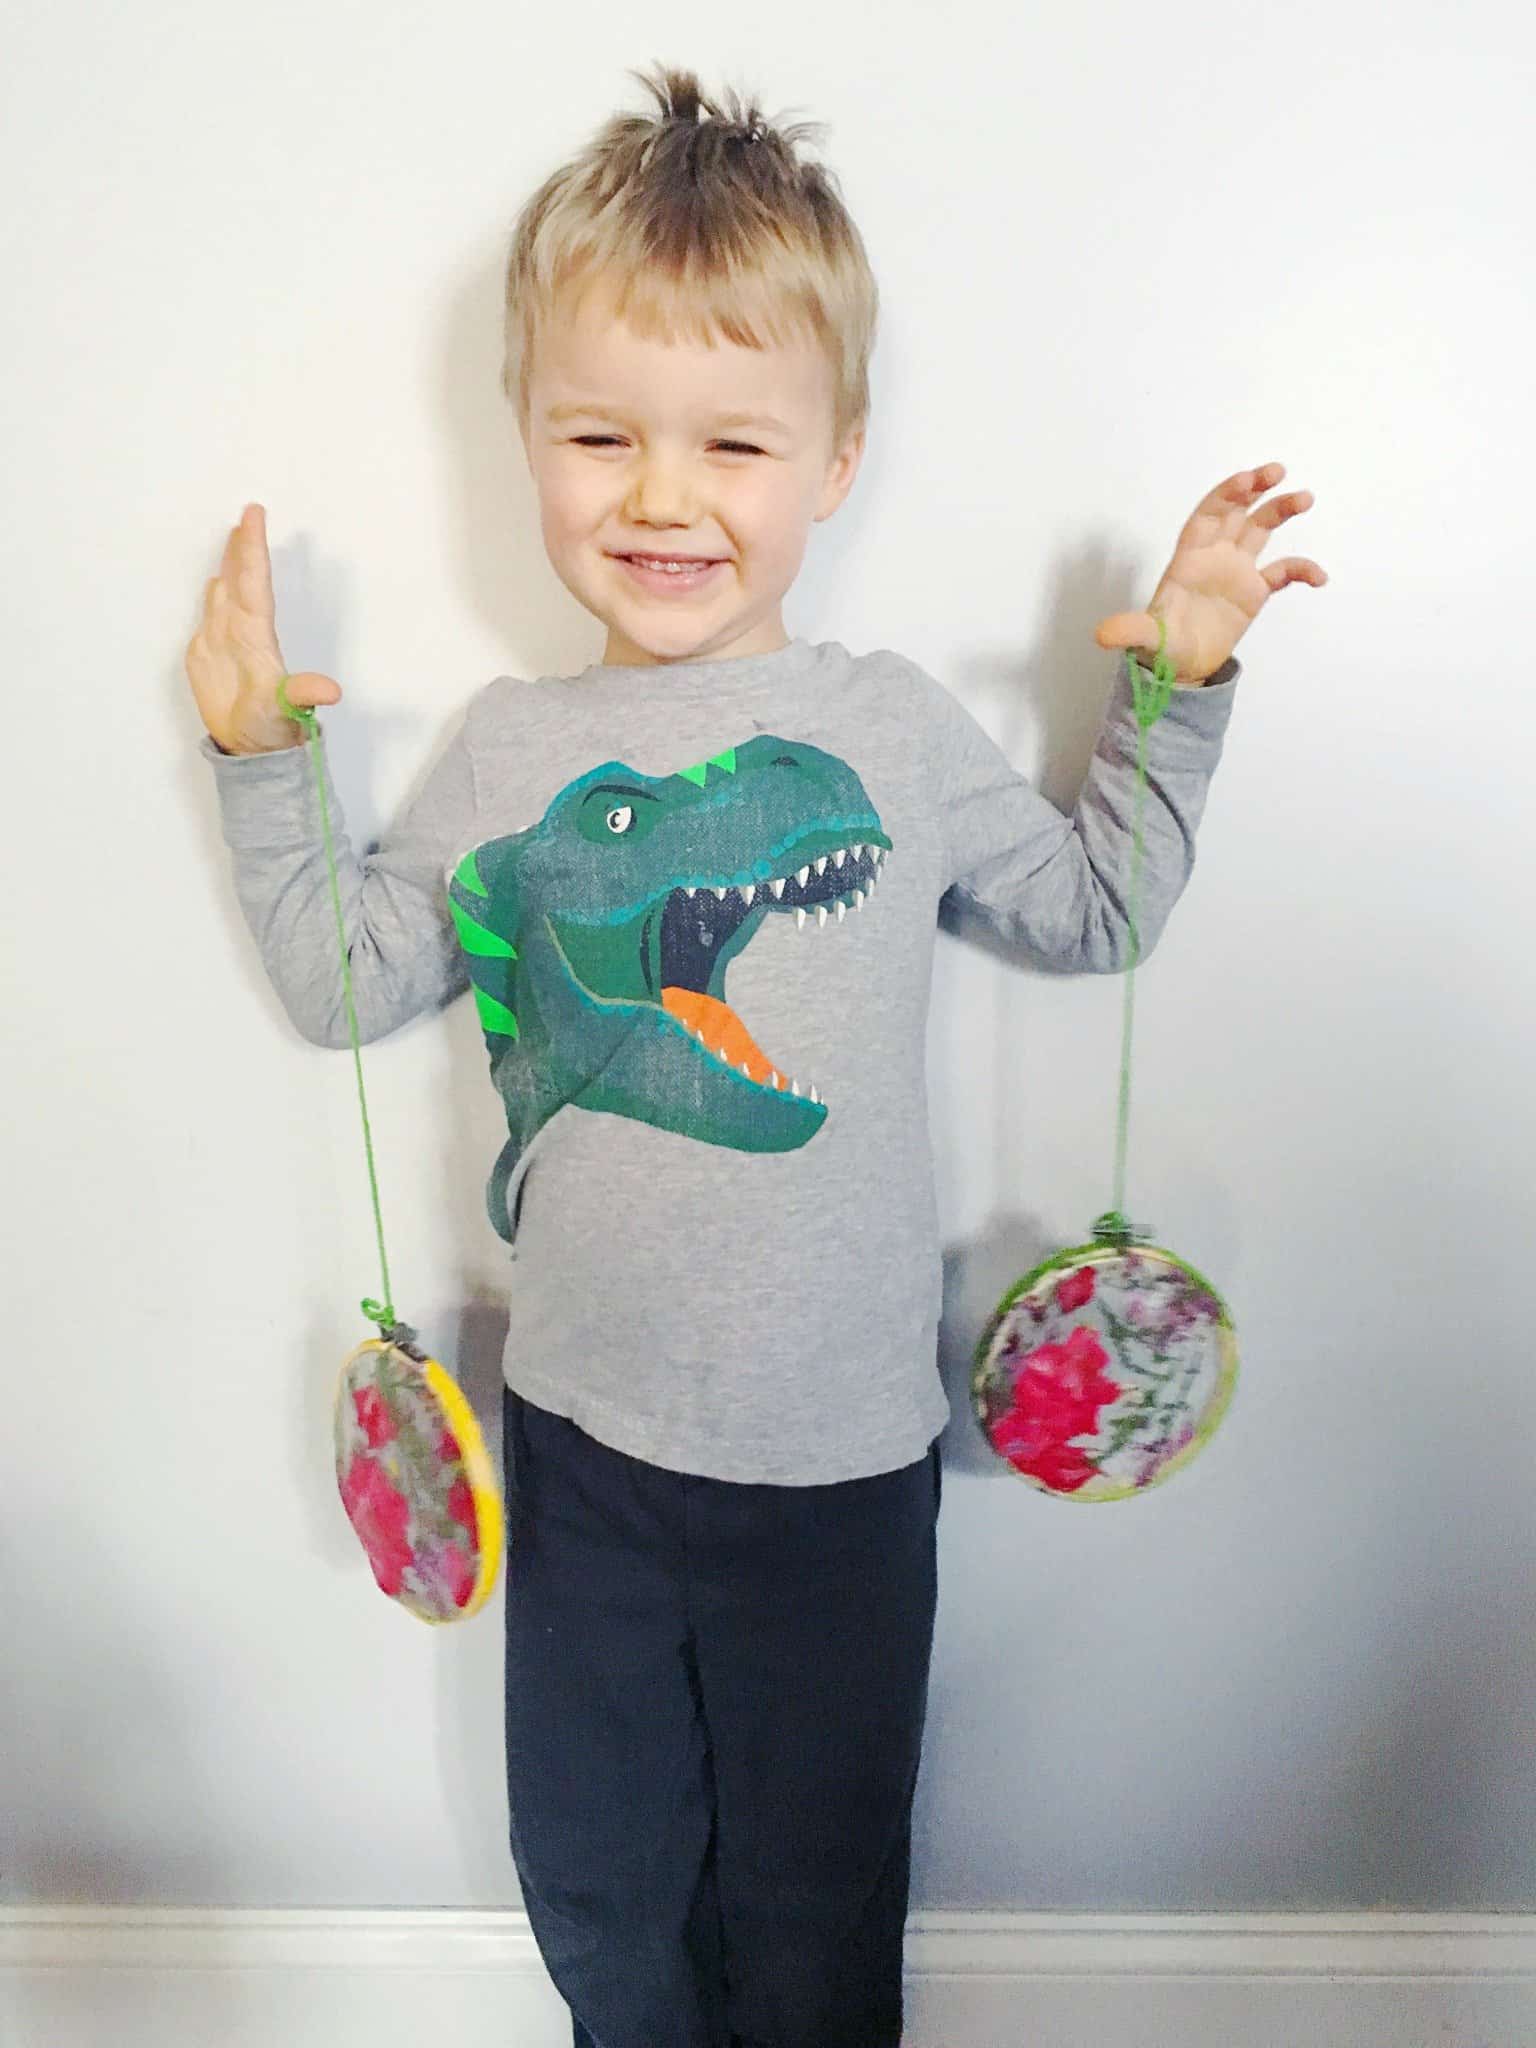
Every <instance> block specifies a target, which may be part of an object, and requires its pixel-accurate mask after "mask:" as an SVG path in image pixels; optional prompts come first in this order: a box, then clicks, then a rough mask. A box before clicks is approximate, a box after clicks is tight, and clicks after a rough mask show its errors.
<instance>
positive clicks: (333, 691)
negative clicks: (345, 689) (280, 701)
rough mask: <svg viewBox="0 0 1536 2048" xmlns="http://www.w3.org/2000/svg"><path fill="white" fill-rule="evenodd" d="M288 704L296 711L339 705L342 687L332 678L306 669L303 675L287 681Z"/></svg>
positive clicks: (292, 677)
mask: <svg viewBox="0 0 1536 2048" xmlns="http://www.w3.org/2000/svg"><path fill="white" fill-rule="evenodd" d="M286 683H287V693H288V702H289V703H290V704H292V705H293V706H294V707H295V709H299V710H304V711H313V710H314V709H315V708H316V706H317V705H320V704H339V703H340V702H341V685H340V683H338V682H334V681H333V680H332V679H331V677H330V676H322V675H317V674H316V673H315V671H314V670H313V669H305V670H304V672H303V674H302V675H296V676H289V677H288V678H287V679H286Z"/></svg>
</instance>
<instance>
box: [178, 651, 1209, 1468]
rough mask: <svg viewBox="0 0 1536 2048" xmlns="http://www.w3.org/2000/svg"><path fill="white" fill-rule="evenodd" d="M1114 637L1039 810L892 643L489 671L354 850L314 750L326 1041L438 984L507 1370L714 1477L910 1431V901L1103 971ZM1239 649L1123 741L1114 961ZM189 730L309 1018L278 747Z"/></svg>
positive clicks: (924, 1155) (292, 1011) (925, 1377)
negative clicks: (486, 1166)
mask: <svg viewBox="0 0 1536 2048" xmlns="http://www.w3.org/2000/svg"><path fill="white" fill-rule="evenodd" d="M1115 661H1116V665H1117V683H1116V687H1115V690H1114V693H1113V696H1112V698H1111V701H1110V704H1109V707H1108V710H1107V712H1106V716H1105V720H1104V725H1103V728H1102V731H1101V733H1100V736H1099V740H1098V743H1097V746H1096V749H1095V752H1094V755H1093V759H1092V762H1091V764H1090V766H1089V769H1088V773H1087V776H1086V778H1085V780H1084V783H1083V787H1082V791H1081V794H1080V796H1079V798H1078V801H1077V804H1076V807H1075V809H1074V812H1073V815H1072V816H1071V817H1070V818H1069V817H1066V816H1064V815H1063V814H1062V812H1061V811H1059V810H1058V809H1057V808H1056V807H1055V806H1054V805H1053V804H1052V803H1050V802H1049V801H1048V800H1047V799H1046V798H1045V797H1044V796H1043V795H1042V794H1041V793H1040V792H1039V791H1038V790H1037V789H1036V788H1035V787H1034V786H1033V785H1032V784H1031V783H1030V782H1029V781H1028V780H1027V779H1026V778H1025V777H1024V776H1023V775H1021V774H1019V773H1018V772H1017V771H1016V770H1015V769H1014V768H1013V767H1011V766H1010V764H1009V762H1008V760H1007V758H1006V757H1005V756H1004V754H1003V753H1002V752H1001V751H1000V749H999V748H998V747H997V746H996V745H995V744H994V743H993V741H992V740H991V739H990V738H989V737H988V735H987V734H986V733H985V732H984V731H983V730H982V728H981V727H980V726H979V725H978V724H977V723H976V721H975V720H974V719H973V718H972V717H971V716H970V714H969V713H968V712H966V711H965V710H964V709H963V707H962V706H961V705H960V704H958V703H957V702H956V700H955V699H954V698H953V697H951V696H950V695H949V693H948V692H947V691H946V690H945V689H943V688H942V687H941V686H940V685H939V684H938V683H936V682H935V681H933V679H932V678H931V677H929V676H928V675H927V674H925V673H924V671H923V670H922V669H920V668H919V667H918V666H917V665H916V664H915V663H914V662H912V661H910V660H908V659H906V658H905V657H904V656H902V655H900V654H896V653H893V652H892V651H890V650H889V649H884V648H882V649H878V650H876V651H874V652H872V653H869V654H865V655H852V654H850V653H849V652H848V650H847V649H846V648H845V647H843V646H841V645H840V644H839V643H838V642H837V641H826V642H822V643H820V644H812V643H809V642H807V641H805V640H803V639H798V638H797V639H795V640H792V641H791V642H790V644H789V645H788V646H787V647H784V648H781V649H779V650H777V651H776V652H774V653H771V654H763V655H751V656H745V657H737V658H734V659H729V660H716V661H703V662H694V663H684V664H679V665H674V666H658V667H612V666H605V665H602V664H594V665H593V666H592V667H590V668H588V669H587V670H585V671H584V672H583V673H582V674H581V675H580V676H577V677H574V678H565V677H540V678H539V679H537V680H536V681H524V680H520V679H518V678H514V677H510V676H498V677H497V678H496V679H495V680H494V681H493V682H491V683H489V684H488V685H487V686H486V687H485V688H484V689H482V690H480V691H479V692H477V694H476V695H475V696H474V697H473V698H472V699H471V700H470V703H469V705H468V708H467V711H466V714H465V717H464V719H463V722H462V724H461V725H460V726H459V728H458V729H457V731H456V732H455V735H454V737H453V739H452V740H451V742H450V743H449V745H448V747H447V748H446V750H445V752H444V753H443V755H442V757H441V759H440V760H439V761H438V763H437V764H436V766H435V768H434V769H433V771H432V773H431V775H430V776H429V778H428V780H427V782H426V783H425V785H424V787H423V789H422V791H421V793H420V795H419V796H418V797H417V799H416V801H415V802H414V803H413V804H411V805H410V806H409V808H408V810H407V811H406V813H405V815H404V816H403V817H402V818H401V819H400V821H399V823H398V824H397V825H396V827H395V828H394V830H393V831H391V832H390V833H388V834H387V835H386V836H385V838H384V839H383V841H382V843H381V844H380V846H379V848H378V850H377V852H375V853H373V854H371V855H369V856H368V857H366V858H364V859H361V860H360V859H359V858H358V857H357V856H356V855H355V854H354V852H353V851H352V849H351V846H350V844H349V842H348V839H347V836H346V832H345V828H344V824H343V821H342V818H341V812H340V807H339V805H338V804H337V801H336V795H335V786H334V784H333V783H332V782H331V780H330V770H329V766H328V764H327V765H326V769H325V773H326V790H327V802H328V804H329V806H330V810H331V825H332V833H333V841H334V846H335V853H336V860H337V868H338V873H339V878H340V887H341V901H342V907H343V913H344V917H345V922H346V929H347V938H348V945H349V951H350V959H351V970H352V978H353V991H354V999H355V1001H356V1005H357V1013H358V1026H359V1032H360V1036H361V1037H362V1039H363V1040H364V1041H367V1040H370V1039H376V1038H379V1037H382V1036H383V1035H384V1034H385V1033H387V1032H390V1031H393V1030H395V1029H397V1028H398V1027H399V1026H400V1025H401V1024H404V1023H405V1022H407V1020H409V1019H410V1018H412V1017H414V1016H416V1015H418V1014H419V1013H420V1012H421V1011H423V1010H425V1009H429V1008H434V1009H435V1008H438V1007H440V1006H442V1005H443V1004H446V1003H447V1002H449V1001H451V1000H452V999H453V998H455V997H456V996H458V995H461V994H463V993H464V992H465V991H466V990H468V989H472V991H473V995H474V1000H475V1003H476V1006H477V1009H478V1012H479V1018H480V1023H481V1027H482V1031H483V1033H484V1037H485V1044H486V1049H487V1056H488V1060H489V1064H490V1073H491V1079H492V1082H493V1086H494V1089H495V1091H496V1093H495V1094H494V1095H491V1096H488V1097H487V1098H486V1101H487V1110H488V1115H487V1131H486V1145H487V1162H488V1163H489V1162H490V1160H491V1155H492V1153H493V1152H495V1153H496V1157H495V1159H494V1164H493V1165H492V1170H491V1176H490V1184H489V1189H488V1197H487V1200H488V1208H489V1214H490V1221H491V1224H492V1225H493V1226H494V1227H495V1229H496V1230H497V1231H498V1232H499V1233H500V1234H501V1236H502V1237H504V1238H505V1239H506V1240H507V1241H508V1243H509V1245H510V1247H511V1250H510V1257H509V1266H508V1280H509V1296H510V1298H509V1309H510V1323H509V1328H508V1332H507V1340H506V1352H505V1359H504V1371H505V1375H506V1379H507V1382H508V1384H509V1385H510V1386H511V1387H513V1388H514V1389H515V1390H516V1391H517V1392H519V1393H520V1394H522V1395H523V1396H524V1397H525V1398H526V1399H528V1400H529V1401H532V1402H534V1403H535V1404H537V1405H538V1406H540V1407H543V1408H548V1409H551V1410H553V1411H554V1412H555V1413H557V1414H559V1415H563V1416H566V1417H569V1418H570V1419H571V1420H572V1421H574V1422H575V1423H576V1424H577V1425H578V1426H579V1427H580V1428H581V1429H583V1430H585V1431H587V1432H588V1433H589V1434H590V1435H592V1436H594V1437H597V1438H598V1439H600V1440H601V1441H602V1442H604V1443H606V1444H609V1445H611V1446H613V1447H614V1448H616V1449H618V1450H621V1451H624V1452H626V1453H628V1454H629V1455H630V1456H632V1457H637V1458H643V1459H646V1460H649V1461H650V1462H651V1463H653V1464H657V1465H661V1466H665V1467H667V1468H669V1469H671V1470H674V1471H680V1472H691V1473H699V1474H703V1475H705V1476H707V1477H711V1478H716V1479H729V1480H736V1481H756V1482H761V1483H768V1484H775V1485H784V1486H804V1485H817V1484H823V1483H826V1482H828V1481H835V1480H846V1479H857V1478H863V1477H866V1476H868V1475H871V1474H874V1473H878V1472H885V1471H890V1470H893V1469H895V1468H896V1467H898V1466H902V1465H907V1464H911V1463H913V1462H914V1461H915V1460H917V1459H918V1458H920V1457H922V1456H923V1455H924V1454H925V1452H926V1450H927V1448H928V1446H929V1444H930V1443H931V1442H932V1440H933V1439H934V1437H935V1436H937V1435H938V1434H939V1432H940V1431H941V1430H942V1429H943V1427H944V1425H945V1423H946V1422H947V1420H948V1415H949V1410H948V1404H947V1400H946V1397H945V1394H944V1389H943V1386H942V1383H941V1381H940V1378H939V1374H938V1368H937V1346H936V1332H937V1326H938V1315H939V1304H940V1282H941V1272H942V1264H941V1253H940V1245H939V1239H938V1218H937V1211H936V1206H935V1201H934V1185H933V1166H932V1158H931V1153H930V1149H929V1132H928V1106H927V1096H926V1077H925V1063H926V1038H927V1029H926V1027H927V1016H928V1001H929V990H930V983H931V972H932V954H933V938H934V931H935V927H936V924H937V914H938V911H939V906H940V903H941V900H943V899H944V898H945V897H946V896H947V897H948V899H949V902H950V904H951V906H952V907H953V908H954V909H956V910H957V911H958V912H959V913H960V915H961V918H962V920H963V919H964V918H965V917H967V916H970V917H976V918H979V919H981V920H982V921H983V922H984V923H986V924H987V925H989V926H990V927H991V928H992V929H993V930H995V931H996V932H997V933H998V934H1000V935H1001V936H1002V937H1003V938H1004V939H1005V940H1006V941H1007V942H1008V943H1009V944H1010V945H1011V946H1013V947H1014V948H1015V949H1016V950H1017V951H1018V953H1019V954H1020V956H1021V957H1023V958H1028V959H1035V960H1039V961H1043V962H1047V963H1049V964H1051V965H1053V966H1055V967H1058V968H1065V969H1076V970H1081V971H1086V972H1090V973H1108V972H1113V971H1115V970H1118V969H1121V968H1123V967H1124V966H1126V964H1127V962H1128V958H1129V932H1128V926H1127V919H1126V901H1127V893H1128V883H1129V876H1130V862H1131V850H1132V805H1133V798H1134V791H1135V779H1136V741H1137V734H1136V721H1135V715H1134V711H1133V709H1132V703H1131V689H1130V681H1129V677H1128V675H1127V672H1126V664H1125V659H1124V657H1123V656H1121V655H1117V656H1116V657H1115ZM1240 673H1241V670H1240V665H1239V663H1238V662H1237V661H1236V660H1235V659H1234V660H1232V661H1229V662H1228V663H1227V664H1226V666H1225V667H1224V668H1222V669H1220V670H1218V672H1217V674H1216V675H1215V677H1214V678H1212V680H1211V681H1210V682H1208V683H1207V684H1206V686H1205V687H1204V688H1203V689H1198V690H1195V689H1179V690H1175V691H1174V693H1173V697H1172V701H1171V703H1170V705H1169V707H1168V709H1167V711H1166V712H1165V713H1164V715H1163V717H1162V718H1161V719H1160V720H1159V721H1158V723H1157V724H1155V725H1154V726H1153V727H1152V729H1151V731H1150V733H1149V735H1148V743H1147V777H1148V780H1147V793H1146V804H1145V813H1144V821H1143V841H1144V849H1145V852H1144V865H1143V870H1142V891H1141V914H1140V920H1139V922H1140V927H1141V954H1142V957H1143V958H1145V957H1146V955H1147V954H1148V953H1149V952H1150V950H1151V948H1152V946H1153V945H1154V944H1155V943H1156V940H1157V937H1158V935H1159V933H1160V932H1161V930H1162V927H1163V925H1164V922H1165V921H1166V919H1167V916H1168V913H1169V911H1170V910H1171V908H1172V906H1173V904H1174V902H1175V901H1176V900H1177V898H1178V896H1179V894H1180V893H1181V891H1182V890H1183V887H1184V885H1185V883H1186V881H1187V880H1188V878H1189V875H1190V871H1191V868H1192V866H1193V861H1194V842H1195V833H1196V828H1197V826H1198V824H1199V821H1200V817H1201V813H1202V811H1203V809H1204V805H1205V797H1206V792H1207V789H1208V787H1209V783H1210V778H1211V775H1212V773H1213V772H1214V770H1215V767H1216V763H1217V761H1218V759H1219V757H1220V754H1221V747H1222V740H1223V736H1224V734H1225V731H1226V726H1227V721H1228V719H1229V717H1230V716H1231V711H1232V703H1233V697H1234V694H1235V689H1236V682H1237V678H1238V676H1239V674H1240ZM201 750H202V752H203V754H204V755H205V757H206V758H207V759H208V760H209V761H210V762H211V763H212V764H213V768H214V773H215V776H216V778H217V789H218V797H219V804H220V810H221V818H222V824H223V830H224V836H225V839H226V842H227V844H228V846H229V848H230V851H231V854H232V856H233V863H234V880H235V888H236V892H237V894H238V897H239V900H240V904H241V907H242V910H243V911H244V914H245V917H246V921H247V923H248V924H249V926H250V929H251V932H252V934H253V936H254V938H255V940H256V943H257V945H258V947H259V948H260V952H261V958H262V961H263V964H264V966H265V968H266V970H267V973H268V975H269V976H270V978H271V981H272V984H273V986H274V988H275V989H276V991H277V993H278V996H279V997H280V999H281V1001H282V1003H283V1005H284V1007H285V1009H286V1010H287V1012H288V1015H289V1016H290V1018H291V1019H292V1020H293V1023H294V1025H295V1027H296V1029H297V1030H299V1031H300V1032H301V1033H302V1034H303V1035H304V1037H305V1038H307V1039H310V1040H312V1041H313V1042H315V1043H317V1044H320V1045H326V1046H335V1047H343V1048H344V1047H347V1046H348V1045H349V1044H350V1037H349V1032H348V1026H347V1017H346V1008H345V998H344V995H343V986H342V977H341V969H340V961H339V958H338V948H337V941H336V923H335V912H334V909H333V907H332V903H331V898H330V884H329V880H328V877H327V871H326V861H325V845H324V838H323V835H322V830H321V824H320V816H319V807H318V803H317V801H316V796H315V788H314V770H313V766H312V763H311V760H310V759H309V758H308V754H309V750H308V749H307V748H302V747H295V748H292V749H288V750H285V751H281V752H278V753H274V754H258V755H250V756H239V757H234V756H228V755H224V754H221V753H220V752H219V751H218V749H217V748H215V747H214V746H213V744H212V742H211V741H210V740H207V739H204V740H203V741H202V743H201ZM323 757H324V748H323V742H322V760H323ZM727 975H728V976H729V983H730V986H729V992H728V993H727V990H726V979H727ZM497 1096H499V1097H500V1108H501V1110H502V1112H503V1117H504V1121H502V1122H501V1123H500V1126H499V1128H497V1127H495V1124H494V1123H493V1116H492V1114H491V1113H490V1112H493V1111H494V1108H495V1106H496V1097H497ZM498 1147H499V1151H497V1148H498Z"/></svg>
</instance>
